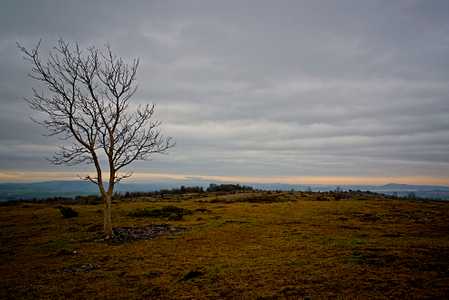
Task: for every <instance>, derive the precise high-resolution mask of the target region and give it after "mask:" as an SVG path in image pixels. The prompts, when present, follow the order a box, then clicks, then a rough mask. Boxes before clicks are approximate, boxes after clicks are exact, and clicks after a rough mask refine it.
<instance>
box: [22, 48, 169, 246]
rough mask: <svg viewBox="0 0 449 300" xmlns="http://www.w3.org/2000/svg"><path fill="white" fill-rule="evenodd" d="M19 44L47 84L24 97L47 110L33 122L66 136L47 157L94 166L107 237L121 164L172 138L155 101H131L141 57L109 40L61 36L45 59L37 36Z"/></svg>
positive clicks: (143, 156)
mask: <svg viewBox="0 0 449 300" xmlns="http://www.w3.org/2000/svg"><path fill="white" fill-rule="evenodd" d="M18 47H19V49H20V50H21V51H22V53H23V54H24V57H25V59H26V60H27V61H29V62H30V63H31V64H32V69H31V73H30V74H29V76H30V77H31V78H33V79H35V80H38V81H40V82H42V84H43V86H44V87H45V90H46V92H38V91H37V90H36V89H33V96H32V98H30V99H26V100H27V101H28V103H29V105H30V106H31V108H33V109H34V110H36V111H39V112H41V113H44V115H45V118H44V120H43V121H37V122H38V123H39V124H41V125H42V126H44V127H45V128H46V129H47V130H48V131H49V135H51V136H53V135H55V136H58V137H60V138H61V139H63V140H65V141H66V142H65V144H66V145H64V146H61V147H60V150H59V151H58V152H56V153H55V155H54V156H53V157H52V158H51V159H50V160H51V162H53V163H54V164H57V165H76V164H81V163H89V164H93V165H94V166H95V170H96V176H89V175H88V176H85V177H83V179H85V180H88V181H90V182H92V183H94V184H96V185H97V186H98V189H99V192H100V194H101V197H102V199H103V202H104V232H105V235H106V238H111V237H112V234H113V232H112V223H111V203H112V195H113V193H114V187H115V185H116V183H118V182H119V181H120V180H122V179H124V178H126V177H129V176H131V174H130V173H124V172H123V168H125V167H126V166H128V165H129V164H131V163H132V162H134V161H137V160H147V159H150V158H151V157H152V155H153V154H155V153H165V152H166V151H167V150H168V149H169V148H171V147H173V146H174V143H173V142H172V141H171V138H166V137H164V136H163V135H162V134H161V132H160V129H159V128H160V124H161V123H160V122H159V121H156V120H153V114H154V105H150V104H146V105H144V106H138V107H137V108H136V109H134V110H132V108H131V106H130V103H129V101H130V99H131V97H132V96H133V95H134V93H135V92H136V89H137V85H136V73H137V69H138V66H139V60H138V59H134V60H133V61H132V62H131V63H126V62H125V61H124V60H123V59H122V58H120V57H117V56H115V55H114V54H113V52H112V51H111V49H110V47H109V46H106V47H105V48H104V49H101V50H100V49H98V48H96V47H90V48H88V49H86V50H84V51H82V50H80V47H79V46H78V44H74V45H70V44H69V43H68V42H65V41H64V40H62V39H61V40H59V42H58V44H57V45H56V46H55V47H54V48H53V50H52V51H50V52H49V55H48V57H47V58H46V59H45V61H42V59H41V57H40V55H39V52H40V51H39V47H40V42H39V43H38V44H37V45H36V47H34V48H31V49H27V48H25V47H23V46H21V45H20V44H18ZM68 142H70V145H69V146H67V144H68ZM104 169H106V170H104ZM104 172H107V173H108V174H107V175H104V174H103V173H104Z"/></svg>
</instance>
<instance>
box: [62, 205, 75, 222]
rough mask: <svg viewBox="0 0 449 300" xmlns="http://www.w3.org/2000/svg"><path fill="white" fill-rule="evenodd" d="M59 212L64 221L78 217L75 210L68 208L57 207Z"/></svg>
mask: <svg viewBox="0 0 449 300" xmlns="http://www.w3.org/2000/svg"><path fill="white" fill-rule="evenodd" d="M58 209H59V211H60V212H61V215H62V216H63V217H64V218H65V219H69V218H75V217H78V212H77V211H76V210H74V209H73V208H71V207H68V206H58Z"/></svg>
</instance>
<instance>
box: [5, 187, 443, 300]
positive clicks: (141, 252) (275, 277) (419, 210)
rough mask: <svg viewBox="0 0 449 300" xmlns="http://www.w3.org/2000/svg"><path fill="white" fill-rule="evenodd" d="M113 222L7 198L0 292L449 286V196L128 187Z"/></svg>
mask: <svg viewBox="0 0 449 300" xmlns="http://www.w3.org/2000/svg"><path fill="white" fill-rule="evenodd" d="M72 210H73V211H74V212H75V213H73V214H70V212H71V211H72ZM67 212H69V213H67ZM102 221H103V216H102V205H101V203H97V202H95V201H92V202H90V201H85V202H83V203H81V202H79V203H78V202H70V203H67V202H63V203H60V202H58V201H53V202H42V203H31V202H11V203H3V204H2V205H1V206H0V227H1V230H0V276H1V280H0V298H2V299H39V298H41V299H63V298H76V299H96V298H99V299H102V298H109V299H223V298H244V299H321V298H379V299H383V298H395V299H407V298H428V299H435V298H437V299H438V298H441V299H442V298H447V297H448V296H449V203H448V202H442V201H441V202H437V201H418V200H415V199H400V198H394V197H388V196H382V195H379V194H374V193H366V192H354V191H351V192H326V193H323V192H322V193H318V192H275V191H271V192H270V191H251V190H249V191H227V192H226V191H225V192H198V193H196V192H192V193H191V192H186V193H180V194H165V195H164V194H154V195H150V196H148V195H147V196H136V195H128V197H121V198H120V199H116V200H114V203H113V224H114V227H115V237H114V239H113V240H110V241H105V240H104V239H103V238H102Z"/></svg>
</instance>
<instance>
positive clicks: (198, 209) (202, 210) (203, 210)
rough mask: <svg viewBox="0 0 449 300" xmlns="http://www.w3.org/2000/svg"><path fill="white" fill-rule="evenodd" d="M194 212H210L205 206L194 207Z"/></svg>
mask: <svg viewBox="0 0 449 300" xmlns="http://www.w3.org/2000/svg"><path fill="white" fill-rule="evenodd" d="M195 212H199V213H210V212H211V210H210V209H207V208H204V207H200V208H197V209H195Z"/></svg>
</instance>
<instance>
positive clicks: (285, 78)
mask: <svg viewBox="0 0 449 300" xmlns="http://www.w3.org/2000/svg"><path fill="white" fill-rule="evenodd" d="M107 3H109V2H104V1H97V2H95V3H91V2H86V3H85V4H87V5H88V6H89V9H85V7H84V5H81V4H79V2H78V1H70V2H67V3H64V4H61V3H59V2H58V1H42V2H39V4H37V3H28V2H26V1H5V3H4V4H3V5H2V8H3V9H2V11H1V12H0V27H1V29H0V181H2V182H7V181H10V180H11V179H12V180H13V181H35V180H36V181H39V180H41V179H44V180H47V179H50V180H51V179H60V178H61V177H63V178H66V179H70V178H71V179H77V178H78V177H77V176H76V175H77V174H80V175H84V174H86V173H89V172H92V171H93V167H92V166H78V167H75V168H74V167H66V166H63V167H61V166H59V167H57V166H52V165H51V164H50V163H49V162H47V161H46V159H45V158H46V157H49V156H51V154H52V153H53V152H54V150H55V149H56V146H57V145H58V144H60V143H61V142H60V141H58V140H57V139H55V138H49V137H44V136H42V134H44V133H45V131H44V130H43V129H42V128H40V127H38V126H37V125H36V124H34V123H32V121H31V120H30V116H36V114H35V113H34V112H33V111H31V110H30V109H29V108H28V107H27V104H26V102H25V101H23V100H22V98H23V97H29V96H30V95H31V88H32V87H37V88H40V86H39V85H37V84H36V82H33V81H32V80H31V79H30V78H28V77H27V73H28V72H29V67H30V66H29V65H28V64H26V63H25V62H24V61H23V60H22V55H21V53H20V51H19V50H18V49H17V46H16V42H20V43H21V44H23V45H24V46H26V47H32V46H34V45H35V44H36V42H37V41H38V40H39V39H41V38H42V47H43V50H44V52H43V53H45V54H46V51H48V50H49V47H51V46H53V45H55V44H56V42H57V40H58V38H60V37H62V38H64V39H66V40H67V41H70V42H79V43H80V45H81V47H82V48H86V47H88V46H92V45H95V46H98V47H102V46H103V45H104V44H105V43H109V44H110V45H111V47H112V49H113V50H114V51H115V52H116V53H117V54H118V55H119V56H122V57H123V58H124V59H125V60H131V59H133V58H135V57H139V58H140V62H141V65H140V69H139V71H138V73H137V81H138V84H139V90H138V92H137V93H136V95H135V96H134V98H133V100H131V101H134V102H133V103H135V104H144V103H154V104H156V118H157V119H159V120H161V121H162V131H163V133H164V134H166V135H167V136H171V137H173V138H174V140H175V141H176V143H177V145H176V147H175V148H174V149H172V150H171V151H170V153H169V154H168V155H160V156H154V159H153V160H152V161H149V162H137V163H135V164H133V165H132V166H131V167H130V168H129V169H128V170H129V171H133V172H134V173H135V176H134V178H131V179H130V181H133V180H135V181H136V180H137V181H139V180H156V179H160V178H162V179H164V178H167V179H184V178H190V177H194V178H204V179H207V180H209V179H210V180H221V179H224V181H235V182H242V183H250V182H263V183H295V184H313V183H315V184H341V185H343V184H348V185H350V184H357V183H359V184H386V183H390V182H395V183H409V184H439V185H440V184H441V185H449V151H448V150H449V117H448V116H449V85H448V81H449V68H448V67H449V18H448V17H449V3H448V2H447V1H432V2H428V1H397V2H394V3H391V1H370V2H369V3H368V2H363V3H362V2H360V1H339V2H338V3H335V2H331V1H280V2H276V3H273V2H269V1H257V4H256V2H251V1H249V2H240V1H229V2H228V1H227V2H226V3H224V2H220V1H208V2H202V1H191V2H190V1H189V2H184V1H150V2H146V1H136V2H133V5H132V6H130V5H126V4H124V3H121V2H119V1H117V2H115V5H108V4H107Z"/></svg>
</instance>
